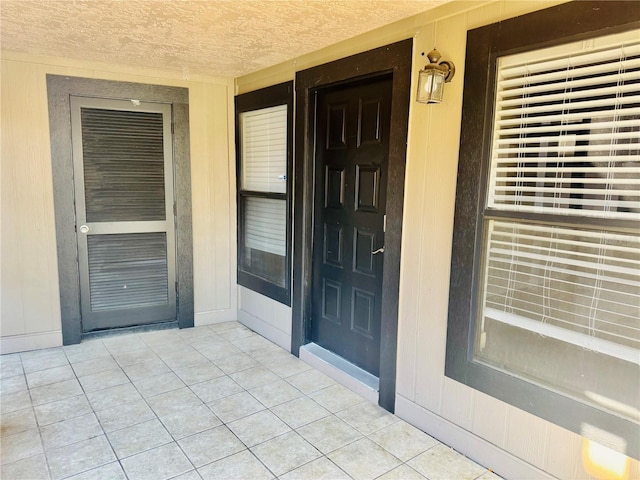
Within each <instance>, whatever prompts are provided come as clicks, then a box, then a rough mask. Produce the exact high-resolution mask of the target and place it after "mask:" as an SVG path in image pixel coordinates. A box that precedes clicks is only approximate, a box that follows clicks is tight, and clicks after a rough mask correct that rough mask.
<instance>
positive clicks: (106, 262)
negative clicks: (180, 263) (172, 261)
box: [88, 233, 169, 312]
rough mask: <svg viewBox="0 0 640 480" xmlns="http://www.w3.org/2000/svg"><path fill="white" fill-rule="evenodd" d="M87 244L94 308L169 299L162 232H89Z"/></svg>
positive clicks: (141, 303)
mask: <svg viewBox="0 0 640 480" xmlns="http://www.w3.org/2000/svg"><path fill="white" fill-rule="evenodd" d="M88 247H89V290H90V292H91V309H92V310H93V311H94V312H98V311H104V310H113V309H119V308H128V307H149V306H154V305H166V304H167V303H168V302H169V284H168V279H167V239H166V235H165V234H164V233H134V234H120V235H91V236H90V237H89V238H88Z"/></svg>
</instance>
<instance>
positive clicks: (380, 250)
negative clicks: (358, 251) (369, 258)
mask: <svg viewBox="0 0 640 480" xmlns="http://www.w3.org/2000/svg"><path fill="white" fill-rule="evenodd" d="M378 253H384V247H380V248H379V249H377V250H374V251H373V252H371V255H376V254H378Z"/></svg>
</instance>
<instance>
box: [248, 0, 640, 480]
mask: <svg viewBox="0 0 640 480" xmlns="http://www.w3.org/2000/svg"><path fill="white" fill-rule="evenodd" d="M558 3H562V2H561V1H498V2H483V3H480V2H466V3H465V2H455V3H453V4H449V5H445V6H443V7H441V8H439V9H436V10H434V11H432V12H427V13H424V14H422V15H419V16H417V17H413V18H412V19H409V20H407V21H402V22H398V23H396V24H393V25H390V26H387V27H384V28H382V29H379V30H376V31H374V32H370V33H368V34H365V35H362V36H360V37H357V38H355V39H353V40H350V41H348V42H343V43H340V44H337V45H335V46H333V47H331V48H328V49H325V50H322V51H320V52H316V53H313V54H310V55H307V56H304V57H301V58H297V59H294V60H292V61H290V62H287V63H285V64H282V65H279V66H277V67H274V68H271V69H267V70H264V71H262V72H258V73H257V74H253V75H249V76H246V77H242V78H239V79H237V80H236V92H237V93H244V92H247V91H251V90H255V89H257V88H261V87H264V86H268V85H273V84H275V83H278V82H282V81H286V80H290V79H293V78H294V76H295V72H296V71H298V70H303V69H305V68H309V67H311V66H315V65H319V64H322V63H325V62H328V61H332V60H335V59H338V58H342V57H345V56H348V55H352V54H354V53H358V52H362V51H366V50H369V49H371V48H375V47H377V46H380V45H384V44H387V43H391V42H394V41H398V40H401V39H404V38H409V37H413V38H414V66H413V81H414V82H415V81H416V79H417V75H418V71H419V70H420V68H422V66H424V63H425V58H424V57H422V56H421V53H422V52H428V51H429V50H431V49H432V48H433V46H434V45H436V46H437V47H438V50H439V51H440V52H441V53H442V54H443V56H444V57H445V58H447V59H451V60H453V61H454V62H455V64H456V68H457V73H456V77H455V78H454V80H453V82H452V83H450V84H448V85H447V86H446V88H445V100H444V102H443V103H442V104H441V105H422V104H418V103H416V102H415V101H413V100H414V98H415V91H414V90H415V89H412V92H411V96H412V101H411V105H410V116H409V139H408V152H407V173H406V184H405V211H404V219H405V221H404V225H403V239H402V264H401V278H400V312H399V338H398V369H397V402H396V412H397V413H398V414H399V415H401V416H404V417H405V418H407V419H408V420H410V421H411V422H412V423H414V424H416V425H417V426H419V427H421V428H423V429H425V430H427V431H430V433H433V434H436V436H440V437H441V438H443V439H446V441H448V442H449V443H450V444H451V445H452V446H453V447H454V448H456V449H458V450H460V451H462V452H463V453H465V454H467V455H469V456H472V457H474V458H476V459H477V460H479V461H480V462H481V463H483V464H484V465H485V466H487V467H489V468H493V469H495V470H496V471H497V472H498V473H502V474H504V475H508V474H509V475H511V476H513V477H514V478H518V477H517V475H518V474H517V472H521V471H523V470H522V469H521V468H520V466H522V465H525V467H526V468H529V467H528V465H531V466H533V467H535V468H536V469H538V470H537V471H538V474H539V475H540V476H544V475H545V474H546V475H551V476H555V477H558V478H567V479H569V478H571V479H585V478H590V477H589V474H588V473H586V472H585V471H584V469H583V467H582V459H581V452H582V442H583V440H582V438H581V437H580V436H579V435H577V434H575V433H572V432H569V431H567V430H565V429H563V428H560V427H557V426H556V425H554V424H551V423H549V422H547V421H544V420H542V419H540V418H538V417H535V416H533V415H530V414H528V413H526V412H523V411H521V410H519V409H517V408H514V407H512V406H510V405H507V404H505V403H503V402H501V401H498V400H496V399H494V398H492V397H490V396H487V395H485V394H483V393H480V392H478V391H475V390H473V389H471V388H469V387H467V386H465V385H462V384H460V383H458V382H455V381H453V380H451V379H449V378H447V377H445V376H444V363H445V347H446V330H447V310H448V308H447V305H448V295H449V269H450V260H451V241H452V232H453V217H454V205H455V187H456V175H457V161H458V148H459V141H460V121H461V114H462V91H463V79H464V58H465V49H466V32H467V30H469V29H472V28H476V27H479V26H483V25H487V24H490V23H493V22H496V21H499V20H502V19H506V18H511V17H514V16H518V15H522V14H525V13H529V12H532V11H534V10H538V9H541V8H546V7H549V6H552V5H555V4H558ZM496 447H497V448H496ZM526 468H525V469H526ZM630 472H631V477H630V478H640V467H639V463H638V462H635V461H634V462H631V471H630ZM536 478H538V475H536Z"/></svg>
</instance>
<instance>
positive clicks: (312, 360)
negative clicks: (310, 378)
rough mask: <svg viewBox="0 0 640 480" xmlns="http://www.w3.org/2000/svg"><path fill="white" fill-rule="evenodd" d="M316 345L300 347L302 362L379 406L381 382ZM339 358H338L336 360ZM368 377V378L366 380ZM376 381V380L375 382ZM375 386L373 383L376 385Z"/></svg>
mask: <svg viewBox="0 0 640 480" xmlns="http://www.w3.org/2000/svg"><path fill="white" fill-rule="evenodd" d="M323 350H324V349H323V348H322V347H320V346H319V345H316V344H315V343H308V344H307V345H303V346H301V347H300V360H303V361H304V362H306V363H308V364H309V365H311V366H312V367H315V368H316V369H318V370H320V371H321V372H322V373H324V374H325V375H326V376H328V377H330V378H332V379H334V380H335V381H336V382H338V383H340V384H342V385H343V386H345V387H347V388H348V389H349V390H351V391H352V392H355V393H357V394H358V395H361V396H363V397H364V398H366V399H367V400H369V401H370V402H371V403H375V404H376V405H377V404H378V398H379V395H378V389H379V382H377V380H378V379H377V378H375V377H373V375H371V374H370V373H367V372H365V371H364V370H362V369H360V368H358V367H356V366H355V365H353V364H350V363H349V362H347V361H346V360H344V359H343V358H340V357H338V356H337V355H336V354H334V353H331V352H328V351H326V350H324V352H326V353H323V352H322V351H323ZM336 357H337V358H336ZM365 377H367V378H365ZM373 379H375V380H373ZM376 382H377V384H376V385H373V383H376Z"/></svg>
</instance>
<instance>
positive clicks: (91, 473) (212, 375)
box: [0, 322, 498, 480]
mask: <svg viewBox="0 0 640 480" xmlns="http://www.w3.org/2000/svg"><path fill="white" fill-rule="evenodd" d="M0 365H1V377H0V385H1V390H0V392H1V404H0V405H1V416H0V426H1V432H2V437H1V444H0V452H1V460H2V461H1V470H0V476H1V477H2V479H3V480H14V479H15V480H17V479H30V480H39V479H54V480H57V479H62V478H73V479H77V480H79V479H83V480H86V479H127V478H128V479H130V480H142V479H150V480H163V479H172V478H175V479H181V480H196V479H204V480H208V479H234V480H236V479H242V478H247V479H252V480H253V479H262V478H264V479H272V478H281V479H286V480H293V479H343V478H344V479H349V478H353V479H374V478H379V479H387V480H390V479H424V478H428V479H429V480H439V479H443V480H445V479H446V480H449V479H456V480H460V479H469V480H471V479H482V480H489V479H496V478H498V477H496V476H495V475H493V474H492V473H490V472H488V471H487V470H486V469H484V468H483V467H481V466H479V465H477V464H475V463H474V462H472V461H470V460H468V459H467V458H465V457H464V456H462V455H460V454H458V453H456V452H455V451H454V450H452V449H450V448H448V447H447V446H445V445H443V444H441V443H439V442H438V441H436V440H434V439H433V438H431V437H430V436H428V435H426V434H424V433H422V432H420V431H419V430H417V429H415V428H413V427H412V426H410V425H409V424H407V423H405V422H404V421H402V420H400V419H399V418H398V417H396V416H394V415H391V414H390V413H388V412H386V411H384V410H382V409H381V408H379V407H378V406H376V405H373V404H371V403H368V402H367V401H366V400H364V399H363V398H362V397H360V396H358V395H356V394H355V393H352V392H351V391H350V390H347V389H346V388H344V387H343V386H341V385H339V384H337V383H335V382H334V381H333V380H331V379H330V378H328V377H326V376H325V375H323V374H322V373H320V372H318V371H317V370H314V369H313V368H311V367H310V366H309V365H307V364H306V363H304V362H302V361H300V360H298V359H297V358H295V357H293V356H292V355H290V354H289V353H288V352H286V351H284V350H282V349H281V348H280V347H277V346H276V345H274V344H272V343H271V342H269V341H267V340H265V339H264V338H262V337H260V336H259V335H257V334H255V333H253V332H251V331H250V330H248V329H246V328H245V327H243V326H242V325H240V324H238V323H236V322H231V323H224V324H218V325H213V326H207V327H198V328H193V329H187V330H164V331H157V332H148V333H138V334H126V335H118V336H112V337H103V338H101V339H94V340H90V341H87V342H84V343H82V344H80V345H73V346H69V347H62V348H53V349H46V350H39V351H33V352H25V353H21V354H12V355H3V356H1V357H0Z"/></svg>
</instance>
